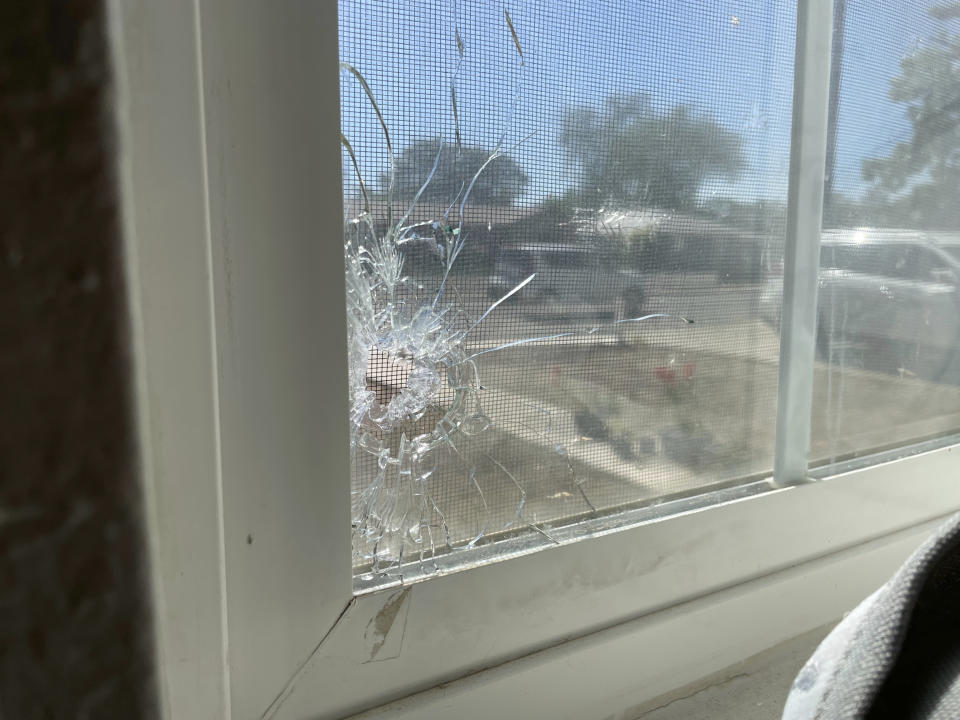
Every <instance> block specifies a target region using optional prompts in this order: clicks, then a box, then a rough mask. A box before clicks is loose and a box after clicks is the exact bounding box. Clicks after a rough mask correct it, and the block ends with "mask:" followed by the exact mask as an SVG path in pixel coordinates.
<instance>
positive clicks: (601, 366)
mask: <svg viewBox="0 0 960 720" xmlns="http://www.w3.org/2000/svg"><path fill="white" fill-rule="evenodd" d="M794 33H795V16H794V8H793V4H792V3H789V2H769V1H765V0H764V1H761V0H756V1H753V2H750V1H744V2H735V3H730V4H719V3H715V2H707V1H703V2H689V3H683V4H679V3H673V2H652V3H642V4H641V3H633V2H611V3H602V4H601V3H597V4H593V3H577V2H545V1H543V2H536V1H531V2H516V3H508V4H507V5H506V6H503V5H500V4H496V3H462V2H461V3H457V2H446V1H444V2H440V1H435V2H434V1H424V2H401V1H400V0H390V1H386V2H385V1H382V0H377V1H374V0H342V1H341V2H340V55H341V59H342V61H343V63H342V67H341V69H342V73H341V98H340V100H341V127H342V137H341V141H342V145H343V177H344V209H345V231H344V255H345V272H346V278H347V307H348V344H349V347H348V354H349V382H350V402H351V417H350V423H351V453H352V478H351V490H352V500H353V504H352V525H353V552H354V569H355V572H356V573H358V574H359V575H360V576H361V577H371V576H373V577H379V576H399V577H402V576H403V574H404V572H405V568H406V567H409V565H408V564H414V565H416V566H417V568H418V570H419V571H422V570H423V568H427V569H428V570H429V568H430V567H431V566H432V564H433V563H435V561H436V559H437V558H438V557H440V556H441V555H445V554H455V553H462V557H463V558H464V562H465V563H469V559H468V558H469V553H470V551H471V549H472V548H475V547H476V546H478V545H485V544H488V543H492V542H495V541H497V540H501V539H505V538H509V537H512V536H518V535H527V536H533V537H536V538H538V539H539V540H541V541H542V543H543V544H544V545H550V544H551V543H553V542H555V540H554V533H555V532H556V530H557V529H558V528H560V527H564V526H569V525H572V524H576V523H578V522H580V521H581V520H583V519H585V518H592V517H596V516H599V515H604V514H612V513H616V512H618V511H621V510H624V509H627V508H634V507H638V506H643V505H649V504H653V503H660V502H663V501H664V500H666V499H671V498H678V497H682V496H688V495H691V494H696V493H700V492H703V491H705V490H707V489H715V488H720V487H724V486H730V485H736V484H740V483H744V482H747V481H750V480H753V479H756V478H757V477H762V476H766V475H769V473H770V471H771V468H772V465H773V441H774V424H775V415H776V395H777V372H778V352H779V338H778V329H777V322H776V317H777V313H778V312H779V293H780V282H781V280H780V277H781V275H780V273H781V269H782V257H783V245H784V225H785V214H786V209H785V205H786V194H787V170H788V165H789V146H790V117H791V106H790V105H791V96H792V83H793V53H794Z"/></svg>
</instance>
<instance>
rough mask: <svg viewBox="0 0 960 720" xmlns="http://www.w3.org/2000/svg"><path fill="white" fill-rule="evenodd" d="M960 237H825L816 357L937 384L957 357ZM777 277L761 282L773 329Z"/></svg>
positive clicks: (865, 233) (764, 310)
mask: <svg viewBox="0 0 960 720" xmlns="http://www.w3.org/2000/svg"><path fill="white" fill-rule="evenodd" d="M958 285H960V235H956V234H946V233H921V232H909V231H881V230H843V231H836V230H833V231H824V233H823V236H822V238H821V243H820V278H819V290H818V293H819V295H818V297H819V299H818V310H817V337H816V343H817V344H816V347H817V355H818V357H820V358H821V359H822V360H827V361H831V362H842V363H845V364H847V365H854V366H861V367H864V368H867V369H878V370H885V371H890V372H900V373H904V372H906V373H910V374H916V375H919V376H922V377H926V378H931V379H940V378H942V376H943V374H944V373H945V372H946V371H947V370H948V369H949V368H950V367H951V366H952V365H953V363H954V360H955V356H957V355H958V351H960V292H958ZM782 287H783V278H782V276H778V275H776V274H773V275H771V277H770V278H769V279H768V280H767V282H766V285H765V287H764V290H763V293H762V296H761V314H762V316H763V317H764V319H766V320H767V321H769V322H770V323H771V324H773V325H775V326H777V327H779V323H780V306H781V300H782Z"/></svg>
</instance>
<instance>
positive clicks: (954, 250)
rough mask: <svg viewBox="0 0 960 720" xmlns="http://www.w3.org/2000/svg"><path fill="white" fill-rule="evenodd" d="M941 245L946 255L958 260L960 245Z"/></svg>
mask: <svg viewBox="0 0 960 720" xmlns="http://www.w3.org/2000/svg"><path fill="white" fill-rule="evenodd" d="M941 247H942V248H943V251H944V252H945V253H947V255H949V256H950V257H952V258H953V259H954V260H956V261H957V262H960V245H948V246H946V247H943V246H941Z"/></svg>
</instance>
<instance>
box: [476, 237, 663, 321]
mask: <svg viewBox="0 0 960 720" xmlns="http://www.w3.org/2000/svg"><path fill="white" fill-rule="evenodd" d="M534 273H536V277H535V278H534V280H533V281H532V282H530V283H529V284H528V285H527V286H526V287H524V288H523V289H522V290H521V291H520V292H519V293H517V295H516V298H517V300H518V301H519V302H522V303H523V304H524V313H525V314H526V315H528V316H529V315H532V316H536V317H539V318H541V319H544V320H553V321H564V320H573V319H577V318H591V319H596V320H608V321H609V320H624V319H628V318H633V317H639V316H641V315H642V314H643V313H644V304H645V299H646V296H645V294H644V291H643V280H642V277H641V274H640V272H639V271H636V270H628V269H625V268H623V267H622V266H621V259H620V256H619V252H618V251H617V250H616V249H612V248H609V247H608V246H605V245H604V244H602V243H583V244H569V245H562V246H558V245H547V244H524V245H512V246H508V247H505V248H503V249H502V250H501V251H500V253H499V254H498V255H497V258H496V262H495V264H494V271H493V274H492V275H490V276H489V278H488V281H487V294H488V295H489V297H490V298H491V299H493V298H500V297H503V296H504V295H505V294H506V293H508V292H509V291H510V290H512V289H513V288H515V287H516V286H517V285H519V284H520V283H521V282H523V281H524V280H525V279H526V278H528V277H529V276H530V275H532V274H534Z"/></svg>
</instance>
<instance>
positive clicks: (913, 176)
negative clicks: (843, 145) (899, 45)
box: [862, 2, 960, 228]
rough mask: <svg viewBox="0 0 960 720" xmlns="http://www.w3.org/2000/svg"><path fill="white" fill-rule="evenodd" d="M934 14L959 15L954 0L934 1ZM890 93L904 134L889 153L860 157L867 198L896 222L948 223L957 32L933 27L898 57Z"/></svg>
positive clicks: (959, 83)
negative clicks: (903, 120)
mask: <svg viewBox="0 0 960 720" xmlns="http://www.w3.org/2000/svg"><path fill="white" fill-rule="evenodd" d="M930 14H931V15H933V17H935V18H937V19H939V20H949V19H950V18H957V17H960V2H952V3H949V4H946V5H938V6H935V7H933V8H932V9H931V10H930ZM890 98H891V99H892V100H893V101H894V102H898V103H906V104H907V118H908V119H909V121H910V124H911V126H912V130H913V133H912V136H911V137H910V139H908V140H905V141H903V142H899V143H897V144H896V145H895V146H894V147H893V149H892V150H891V152H890V154H889V156H887V157H883V158H867V159H865V160H864V161H863V166H862V171H863V178H864V180H867V181H869V182H871V183H873V187H872V188H871V190H870V194H871V195H872V197H873V202H875V203H876V202H877V201H881V202H883V203H884V204H885V205H886V206H887V210H888V212H887V213H886V214H887V215H888V217H890V218H893V219H894V221H895V222H897V224H904V223H906V224H909V225H913V226H918V227H928V228H933V227H952V228H956V227H957V226H958V224H960V203H958V202H957V198H958V193H960V36H958V35H951V34H949V33H947V32H946V31H941V32H939V33H938V34H937V35H936V36H935V37H934V38H933V39H932V42H930V44H929V45H927V46H926V47H924V48H922V49H920V50H919V51H917V52H915V53H912V54H910V55H908V56H907V57H905V58H903V60H901V61H900V74H899V75H898V76H897V77H895V78H893V80H891V81H890Z"/></svg>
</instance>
